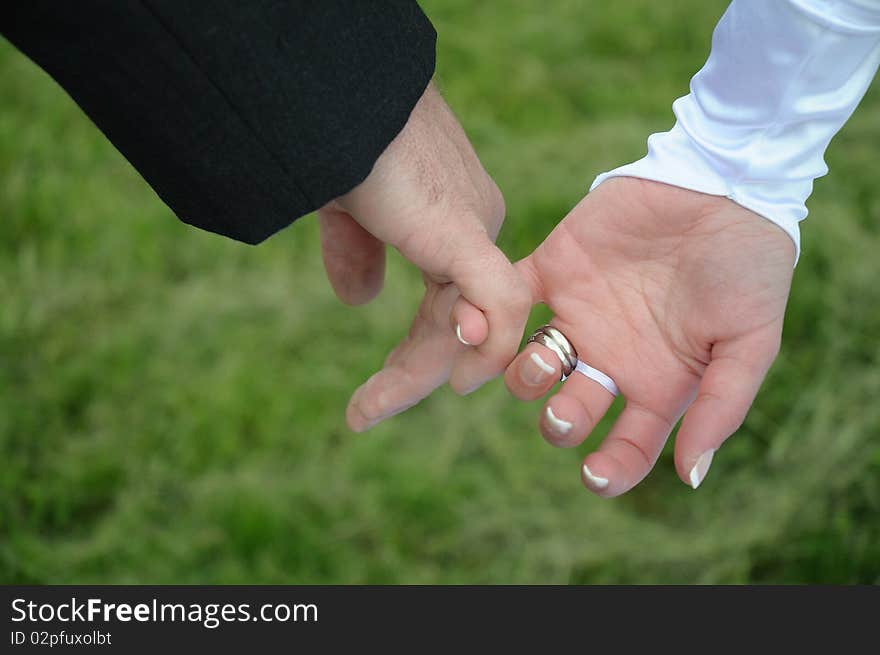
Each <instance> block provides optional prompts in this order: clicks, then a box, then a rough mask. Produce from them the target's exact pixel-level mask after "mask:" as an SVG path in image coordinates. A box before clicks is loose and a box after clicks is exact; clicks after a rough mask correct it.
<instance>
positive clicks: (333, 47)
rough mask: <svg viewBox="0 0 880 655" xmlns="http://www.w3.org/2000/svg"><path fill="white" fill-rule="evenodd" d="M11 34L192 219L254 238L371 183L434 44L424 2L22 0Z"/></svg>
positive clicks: (6, 23)
mask: <svg viewBox="0 0 880 655" xmlns="http://www.w3.org/2000/svg"><path fill="white" fill-rule="evenodd" d="M0 32H2V33H3V34H4V35H5V36H6V37H7V38H8V39H9V41H11V42H12V43H13V44H14V45H15V46H16V47H17V48H19V49H20V50H21V51H22V52H24V53H25V54H26V55H28V56H29V57H30V58H31V59H33V60H34V61H35V62H36V63H37V64H38V65H40V66H41V67H42V68H43V69H44V70H46V71H47V72H48V73H49V74H50V75H51V76H52V77H53V78H55V80H56V81H57V82H58V83H59V84H60V85H61V86H62V87H63V88H64V89H65V90H66V91H67V93H69V94H70V96H71V97H72V98H73V99H74V100H75V101H76V102H77V103H78V104H79V106H80V107H82V109H83V110H84V111H85V112H86V114H88V115H89V116H90V117H91V119H92V120H93V121H94V122H95V124H96V125H97V126H98V127H99V128H100V129H101V130H102V131H103V132H104V134H105V135H106V136H107V138H109V139H110V141H112V142H113V144H114V145H115V146H116V147H117V148H118V149H119V150H120V152H122V154H123V155H125V157H126V158H127V159H128V160H129V161H130V162H131V163H132V164H133V165H134V167H135V168H136V169H137V170H138V171H139V172H140V173H141V175H143V176H144V178H145V179H146V180H147V182H149V184H150V185H151V186H152V187H153V189H155V191H156V192H157V193H158V194H159V196H160V197H161V198H162V199H163V200H164V201H165V203H167V204H168V206H169V207H170V208H171V209H172V210H173V211H174V213H175V214H177V216H178V217H179V218H180V219H181V220H183V221H185V222H187V223H190V224H192V225H195V226H197V227H200V228H204V229H206V230H210V231H212V232H218V233H220V234H223V235H226V236H230V237H233V238H235V239H239V240H241V241H246V242H248V243H258V242H259V241H262V240H263V239H265V238H266V237H268V236H270V235H271V234H273V233H274V232H276V231H277V230H279V229H281V228H283V227H285V226H287V225H288V224H290V223H291V222H292V221H293V220H294V219H296V218H297V217H299V216H302V215H303V214H306V213H308V212H310V211H313V210H314V209H317V208H318V207H320V206H322V205H323V204H325V203H326V202H327V201H329V200H331V199H333V198H335V197H337V196H339V195H341V194H343V193H345V192H347V191H349V190H351V189H352V188H354V187H355V186H357V185H358V184H359V183H360V182H361V181H363V179H364V178H365V177H366V176H367V175H368V174H369V172H370V170H371V169H372V167H373V164H374V163H375V161H376V159H377V158H378V157H379V155H380V154H381V153H382V151H383V150H384V149H385V148H386V147H387V146H388V144H389V143H390V142H391V141H392V140H393V139H394V137H395V136H396V135H397V134H398V133H399V132H400V130H401V129H402V128H403V126H404V125H405V124H406V121H407V119H408V118H409V114H410V112H411V111H412V108H413V107H414V105H415V104H416V102H417V101H418V99H419V98H420V97H421V95H422V93H423V92H424V90H425V87H426V86H427V84H428V82H429V81H430V79H431V76H432V74H433V71H434V48H435V39H436V34H435V32H434V29H433V27H432V26H431V24H430V22H429V21H428V19H427V18H426V17H425V15H424V14H423V13H422V11H421V9H420V8H419V6H418V5H417V4H416V2H415V1H414V0H383V1H381V2H380V1H377V2H372V1H367V0H311V1H297V0H274V1H270V0H203V1H199V0H140V1H136V0H80V1H79V2H58V1H53V0H12V1H10V2H6V3H3V6H2V8H0ZM35 120H39V117H35Z"/></svg>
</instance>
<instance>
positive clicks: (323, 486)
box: [0, 0, 880, 583]
mask: <svg viewBox="0 0 880 655" xmlns="http://www.w3.org/2000/svg"><path fill="white" fill-rule="evenodd" d="M724 5H725V3H723V2H720V1H712V2H706V1H705V0H689V1H687V2H684V1H683V2H676V3H657V2H651V1H650V0H638V1H631V2H627V3H605V2H599V1H598V0H596V1H591V2H585V1H583V0H553V1H550V0H545V1H543V2H535V1H525V0H522V1H519V2H509V3H473V2H466V1H465V0H430V1H426V2H425V3H424V6H425V8H426V10H427V12H428V13H429V15H430V16H431V17H432V19H433V20H434V21H435V24H436V26H437V28H438V31H439V33H440V48H439V59H440V65H439V71H438V76H439V80H440V83H441V86H442V88H443V89H444V92H445V94H446V96H447V98H448V100H449V102H450V104H451V105H452V106H453V108H454V109H455V110H456V111H457V113H458V114H459V115H460V117H461V120H462V122H463V124H464V125H465V128H466V129H467V130H468V133H469V134H470V135H471V137H472V139H473V141H474V143H475V146H476V147H477V150H478V151H479V152H480V154H481V156H482V158H483V160H484V163H485V164H486V166H487V168H488V169H489V170H490V172H492V174H493V175H494V176H495V177H496V179H497V181H498V183H499V185H500V186H501V188H502V189H503V190H504V191H505V194H506V197H507V201H508V207H509V214H508V215H509V218H508V222H507V224H506V226H505V229H504V231H503V233H502V237H501V243H502V245H503V247H504V249H505V250H506V252H507V253H508V254H509V255H510V256H511V257H521V256H523V255H525V254H526V253H528V252H529V251H530V250H531V249H532V248H533V247H534V246H535V245H536V244H537V243H539V242H540V240H541V239H542V238H543V237H544V235H546V234H547V232H549V230H550V229H551V228H552V226H553V225H554V223H555V222H556V221H557V220H559V218H560V217H561V216H562V215H564V214H565V213H566V212H567V210H568V209H569V208H570V207H571V206H572V205H573V204H574V203H575V202H576V201H577V200H578V199H579V198H580V197H581V196H582V195H583V194H584V193H585V191H586V189H587V187H588V185H589V183H590V181H591V180H592V178H593V176H594V175H595V174H596V173H597V172H599V171H602V170H605V169H608V168H610V167H613V166H615V165H617V164H620V163H623V162H624V161H629V160H632V159H634V158H637V157H639V156H640V155H641V154H642V153H643V151H644V143H645V138H646V136H647V135H648V134H649V133H650V132H652V131H658V130H663V129H667V128H668V127H669V126H670V125H671V120H672V116H671V112H670V109H669V106H670V103H671V101H672V100H673V99H674V98H675V97H677V96H679V95H682V94H683V93H685V92H686V90H687V83H688V80H689V78H690V76H691V75H692V74H693V73H694V72H695V71H696V70H697V69H698V68H699V67H700V65H701V64H702V62H703V61H704V59H705V56H706V54H707V52H708V46H709V41H710V35H711V29H712V26H713V25H714V23H715V21H716V20H717V18H718V17H719V16H720V14H721V12H722V11H723V8H724ZM827 159H828V162H829V165H830V167H831V174H830V175H829V176H828V177H827V178H826V179H823V180H821V181H819V182H818V183H817V185H816V191H815V193H814V196H813V198H812V199H811V201H810V207H811V218H810V219H809V220H808V221H807V223H806V224H805V229H804V255H803V258H802V260H801V263H800V264H799V266H798V270H797V274H796V277H795V285H794V290H793V295H792V299H791V302H790V309H789V313H788V319H787V323H786V331H785V338H784V349H783V353H782V356H781V357H780V359H779V361H778V362H777V364H776V365H775V367H774V368H773V370H772V372H771V375H770V377H769V379H768V381H767V382H766V383H765V386H764V389H763V390H762V392H761V394H760V396H759V398H758V401H757V403H756V404H755V406H754V408H753V410H752V412H751V414H750V416H749V419H748V421H747V423H746V425H745V426H744V427H743V428H742V430H741V431H740V433H739V434H738V435H737V436H736V437H735V438H734V439H732V440H731V441H729V442H728V444H727V445H725V447H724V448H723V449H722V450H721V451H720V453H719V455H718V456H717V457H716V459H715V464H714V465H713V470H712V472H711V475H710V476H709V478H708V479H707V482H706V484H705V485H704V486H703V487H702V488H701V489H700V491H699V492H698V493H693V492H691V491H690V490H689V489H688V488H686V487H685V486H684V485H683V484H681V482H680V481H679V480H678V479H677V477H676V476H675V473H674V471H673V466H672V461H671V452H670V451H669V449H667V452H666V453H665V454H664V456H663V457H662V458H661V460H660V462H659V463H658V465H657V468H656V469H655V471H654V472H653V473H652V474H651V476H650V477H649V478H648V480H646V482H645V483H643V484H642V485H641V486H640V487H639V488H638V489H637V490H635V491H633V492H632V493H630V494H628V495H627V496H625V497H622V498H620V499H617V500H614V501H607V500H601V499H599V498H596V497H593V496H591V495H590V494H588V493H587V492H585V491H584V490H583V489H582V488H581V486H580V483H579V476H578V464H579V461H580V458H581V457H582V456H583V453H584V452H585V451H584V449H583V448H581V449H575V450H572V451H560V450H554V449H552V448H550V447H548V446H546V445H545V444H544V443H543V442H542V441H541V439H540V438H539V437H538V435H537V432H536V429H535V427H534V425H535V415H536V412H537V409H538V404H537V403H531V404H520V403H516V402H514V401H513V400H512V399H510V398H509V397H508V396H507V394H506V391H505V390H504V389H503V385H502V384H501V383H500V382H499V381H496V382H494V383H493V384H491V385H489V386H488V387H487V388H485V389H483V390H481V391H479V392H478V393H476V394H474V395H473V396H471V397H468V398H466V399H460V398H457V397H455V396H454V395H453V394H452V393H451V392H449V391H448V390H445V389H444V390H440V391H439V392H438V393H436V394H435V395H434V396H433V397H432V398H430V399H429V400H427V401H426V402H424V403H423V404H422V405H420V406H419V407H418V408H416V409H414V410H411V411H410V412H408V413H407V414H405V415H403V416H401V417H399V418H397V419H394V420H392V421H390V422H389V423H387V424H386V425H383V426H381V427H379V428H377V429H376V430H374V431H372V432H370V433H368V434H367V435H363V436H356V435H353V434H350V433H349V432H348V431H347V430H346V429H345V427H344V424H343V410H344V407H345V403H346V401H347V397H348V393H349V392H350V391H351V390H353V389H354V388H355V387H356V386H357V385H358V384H359V382H360V381H361V380H362V379H364V378H365V377H366V376H367V375H369V373H371V372H372V371H373V370H374V369H375V368H376V367H377V366H379V365H380V363H381V361H382V359H383V357H384V354H385V353H386V352H387V351H388V350H389V349H390V347H391V346H392V345H393V344H394V343H395V341H396V340H397V339H398V338H399V337H400V336H401V335H402V334H403V333H404V331H405V326H406V325H407V322H408V320H409V318H410V316H411V313H412V311H413V308H414V307H415V306H416V303H417V299H418V297H419V295H420V292H421V282H420V280H419V278H418V275H417V274H416V273H415V272H414V271H412V270H410V269H409V268H407V267H406V266H404V265H403V264H402V262H401V261H400V260H399V259H398V258H396V257H392V258H391V262H390V271H389V281H388V285H387V289H386V291H385V292H384V293H383V295H382V296H381V298H380V299H378V300H377V301H376V302H375V303H373V304H372V305H370V306H368V307H366V308H359V309H348V308H343V307H342V306H340V305H339V304H338V303H337V302H336V301H335V300H334V298H333V296H332V293H331V291H330V290H329V288H328V285H327V283H326V282H325V281H324V280H323V276H322V271H321V266H320V260H319V253H318V249H317V234H316V226H315V223H314V221H313V220H312V219H311V218H306V219H303V220H301V221H299V222H298V223H297V224H295V225H294V226H293V227H291V228H290V229H288V230H286V231H284V232H283V233H281V234H279V235H277V236H276V237H275V238H273V239H271V240H270V241H269V242H267V243H266V244H264V245H262V246H260V247H258V248H251V247H247V246H244V245H241V244H237V243H234V242H232V241H228V240H224V239H222V238H220V237H217V236H214V235H210V234H207V233H202V232H198V231H196V230H194V229H192V228H189V227H187V226H185V225H183V224H181V223H179V222H177V221H176V220H175V219H174V218H173V216H172V215H171V214H170V212H169V211H168V210H167V208H165V207H164V206H163V205H162V204H161V202H160V201H159V200H158V199H157V198H156V197H155V195H154V194H153V193H152V191H151V190H150V189H149V188H148V187H147V186H146V185H145V183H144V182H143V181H142V180H141V179H140V178H139V177H138V175H137V174H136V173H135V172H134V171H133V170H132V168H131V167H130V166H129V165H128V164H127V162H126V161H125V160H124V159H123V158H122V157H121V156H120V155H119V154H118V153H117V152H115V151H114V150H113V148H112V147H111V146H110V145H109V144H108V143H107V142H106V141H105V140H104V139H103V138H102V136H101V135H100V133H99V132H98V131H97V130H96V129H95V128H94V127H93V126H92V125H91V124H90V123H89V121H88V120H87V119H86V118H85V117H84V116H83V115H82V114H81V113H80V112H79V110H78V109H77V108H76V106H75V105H74V104H73V103H72V102H71V101H70V100H69V99H68V98H67V97H66V96H65V95H64V93H63V92H62V91H60V90H59V89H58V88H57V87H56V86H55V85H54V83H52V82H51V80H49V79H48V78H47V77H46V76H45V75H44V74H42V73H41V72H40V71H39V70H38V69H37V68H36V67H34V66H33V65H32V64H31V63H30V62H28V61H27V60H26V59H24V58H23V57H22V56H21V55H19V54H18V53H16V52H15V51H14V50H13V49H12V48H11V47H9V45H8V44H6V43H2V44H0V298H2V304H0V582H4V583H47V582H48V583H438V582H443V583H465V582H470V583H486V582H496V583H497V582H504V583H507V582H511V583H533V582H561V583H566V582H571V583H597V582H599V583H619V582H667V583H668V582H674V583H727V582H834V583H849V582H863V583H877V582H880V442H878V434H880V403H878V399H880V368H878V363H880V362H878V359H880V357H878V354H880V347H878V337H880V285H878V273H880V266H878V260H877V254H876V253H877V252H878V250H880V193H878V191H877V188H878V187H877V174H876V171H877V170H878V166H880V89H878V88H877V85H875V86H874V88H873V89H872V90H871V91H870V92H869V94H868V96H867V97H866V99H865V101H864V102H863V105H862V107H861V108H860V110H859V111H858V112H857V114H856V115H855V117H854V118H853V119H852V120H851V122H850V123H849V125H847V127H846V128H845V129H844V131H843V132H842V133H841V134H840V135H839V137H838V138H837V140H836V141H835V142H834V144H832V147H831V148H830V150H829V152H828V157H827ZM533 318H534V321H535V322H537V321H538V320H540V317H539V316H537V314H536V316H535V317H533ZM316 325H318V326H321V330H319V331H318V332H317V333H316V332H314V331H313V330H312V328H313V327H314V326H316ZM607 427H608V422H607V421H606V422H605V423H604V424H603V426H602V428H601V429H600V430H599V431H598V433H597V434H596V435H594V436H593V437H592V438H591V440H590V442H592V444H595V443H596V442H597V441H598V440H599V439H600V438H601V434H603V433H604V432H605V431H606V430H607ZM589 447H594V446H589Z"/></svg>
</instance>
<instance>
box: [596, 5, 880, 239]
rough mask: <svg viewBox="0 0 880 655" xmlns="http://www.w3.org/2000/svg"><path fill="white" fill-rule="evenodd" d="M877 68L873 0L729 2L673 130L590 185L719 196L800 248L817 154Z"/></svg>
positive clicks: (877, 22) (878, 37)
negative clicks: (657, 186) (636, 182)
mask: <svg viewBox="0 0 880 655" xmlns="http://www.w3.org/2000/svg"><path fill="white" fill-rule="evenodd" d="M878 64H880V0H734V1H733V2H732V3H731V5H730V6H729V7H728V9H727V11H726V12H725V13H724V15H723V16H722V17H721V21H720V22H719V23H718V26H717V27H716V28H715V32H714V34H713V36H712V52H711V54H710V55H709V59H708V61H707V62H706V65H705V66H703V68H702V70H700V71H699V72H698V73H697V74H696V75H695V76H694V78H693V79H692V80H691V85H690V94H688V95H686V96H684V97H683V98H679V99H678V100H676V101H675V103H673V105H672V109H673V111H674V112H675V117H676V119H677V121H676V123H675V126H674V127H673V128H672V129H671V130H670V131H669V132H663V133H660V134H653V135H651V136H650V138H649V139H648V154H647V156H645V157H644V158H643V159H640V160H639V161H637V162H634V163H632V164H628V165H626V166H622V167H620V168H617V169H615V170H613V171H610V172H607V173H602V174H601V175H599V176H598V177H597V178H596V179H595V181H594V182H593V184H592V186H591V190H592V189H594V188H596V186H598V185H599V184H601V183H602V182H603V181H605V180H606V179H608V178H610V177H618V176H629V177H639V178H644V179H648V180H656V181H658V182H665V183H667V184H672V185H675V186H679V187H684V188H686V189H693V190H694V191H701V192H703V193H709V194H712V195H719V196H726V197H728V198H730V199H731V200H733V201H734V202H737V203H739V204H740V205H742V206H743V207H747V208H748V209H751V210H752V211H754V212H756V213H758V214H760V215H761V216H763V217H765V218H767V219H768V220H770V221H772V222H773V223H776V224H777V225H778V226H779V227H781V228H782V229H783V230H784V231H785V232H786V233H787V234H788V235H789V236H790V237H791V238H792V239H793V240H794V243H795V247H796V249H797V252H798V254H800V232H799V229H798V223H799V221H801V220H803V219H804V218H805V217H806V215H807V208H806V206H805V202H806V200H807V198H808V197H809V195H810V193H811V192H812V190H813V180H814V179H816V178H817V177H821V176H822V175H825V173H827V172H828V168H827V166H826V165H825V161H824V159H823V155H824V153H825V149H826V148H827V147H828V144H829V142H830V141H831V139H832V137H833V136H834V135H835V134H836V133H837V131H838V130H839V129H840V128H841V127H842V126H843V124H844V123H845V122H846V121H847V119H848V118H849V117H850V115H851V114H852V112H853V111H854V110H855V108H856V105H858V103H859V101H860V100H861V99H862V96H864V94H865V91H866V90H867V89H868V86H869V85H870V83H871V80H872V78H873V77H874V74H875V73H876V71H877V67H878ZM877 158H878V166H880V144H878V149H877Z"/></svg>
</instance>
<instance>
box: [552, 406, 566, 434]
mask: <svg viewBox="0 0 880 655" xmlns="http://www.w3.org/2000/svg"><path fill="white" fill-rule="evenodd" d="M546 414H547V422H548V423H549V424H550V427H552V428H553V431H554V432H556V433H558V434H567V433H568V431H569V430H571V423H569V422H568V421H563V420H562V419H561V418H559V417H558V416H556V414H554V413H553V410H552V409H551V408H550V407H549V406H548V407H547V412H546Z"/></svg>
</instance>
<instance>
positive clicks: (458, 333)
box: [455, 323, 471, 346]
mask: <svg viewBox="0 0 880 655" xmlns="http://www.w3.org/2000/svg"><path fill="white" fill-rule="evenodd" d="M455 336H457V337H458V340H459V341H461V342H462V343H463V344H464V345H465V346H469V345H471V344H470V343H469V342H467V341H465V339H464V337H463V336H461V324H460V323H456V324H455Z"/></svg>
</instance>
